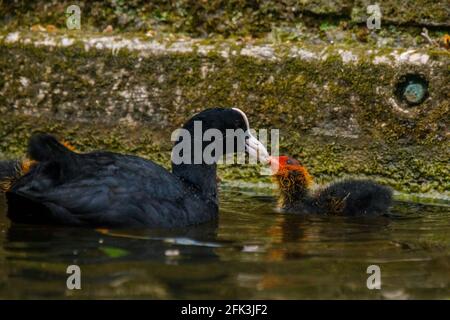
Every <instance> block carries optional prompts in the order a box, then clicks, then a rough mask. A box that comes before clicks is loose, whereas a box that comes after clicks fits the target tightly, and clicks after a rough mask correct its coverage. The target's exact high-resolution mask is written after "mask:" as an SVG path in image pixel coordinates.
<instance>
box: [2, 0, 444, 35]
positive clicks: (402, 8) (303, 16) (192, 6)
mask: <svg viewBox="0 0 450 320" xmlns="http://www.w3.org/2000/svg"><path fill="white" fill-rule="evenodd" d="M372 2H373V1H370V0H334V1H332V0H301V1H298V0H283V1H274V0H208V1H199V0H169V1H167V0H152V1H144V0H128V1H124V0H115V1H77V2H76V4H77V5H79V6H80V8H81V11H82V23H83V28H84V29H85V30H86V29H87V30H89V29H90V30H97V31H101V30H103V28H105V27H106V26H107V25H112V26H114V28H116V29H119V30H122V31H124V30H125V31H147V30H149V29H153V28H158V29H166V30H168V31H171V32H176V33H178V32H182V33H188V34H190V35H193V36H205V35H208V34H220V35H224V36H230V35H252V36H259V35H261V34H264V33H267V32H270V31H271V30H272V28H273V27H274V26H295V25H297V24H299V23H307V24H316V23H321V21H324V20H330V19H331V20H336V19H343V20H346V21H350V22H354V23H364V24H365V21H366V19H367V5H370V4H373V3H372ZM379 2H380V6H381V11H382V14H383V23H388V24H392V23H394V24H408V25H414V26H441V27H447V28H448V27H450V9H449V8H450V6H449V4H448V1H447V0H445V1H434V0H406V1H398V0H385V1H379ZM72 4H74V2H73V1H60V0H51V1H26V0H16V1H2V2H0V17H2V18H1V20H0V21H1V22H2V23H1V24H4V25H5V26H8V27H9V28H12V29H16V28H23V27H26V26H28V27H30V26H32V25H34V24H53V25H56V26H57V27H60V28H61V27H65V21H66V16H65V15H64V12H65V9H66V8H67V7H68V6H69V5H72Z"/></svg>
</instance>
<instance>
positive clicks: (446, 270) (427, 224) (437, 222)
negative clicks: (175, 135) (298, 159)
mask: <svg viewBox="0 0 450 320" xmlns="http://www.w3.org/2000/svg"><path fill="white" fill-rule="evenodd" d="M4 206H5V203H4V199H3V198H0V298H3V299H5V298H6V299H17V298H20V299H22V298H25V299H29V298H42V299H46V298H56V299H59V298H97V299H103V298H156V299H160V298H162V299H166V298H168V299H197V298H198V299H211V298H217V299H229V298H230V299H234V298H236V299H317V298H319V299H330V298H331V299H346V298H350V299H356V298H364V299H367V298H368V299H372V298H375V299H405V298H409V299H419V298H430V299H450V220H449V214H450V207H449V206H446V205H439V206H436V205H423V204H417V203H408V202H396V203H395V206H394V208H393V210H392V211H393V214H394V215H395V216H394V217H391V218H386V217H379V218H343V217H311V216H310V217H302V216H295V215H286V214H280V213H278V212H276V210H275V209H274V207H275V199H274V197H273V195H272V192H271V191H270V190H269V191H265V190H262V192H260V193H257V192H255V191H252V190H249V189H244V188H236V187H224V188H222V192H221V214H220V220H219V221H218V222H217V223H211V224H208V225H203V226H199V227H195V228H187V229H183V230H172V231H157V230H153V231H139V232H137V231H130V230H128V231H127V230H120V231H118V230H93V229H84V228H67V227H48V226H26V225H11V224H10V223H9V221H8V219H7V218H6V217H5V212H4V211H5V209H4ZM72 264H76V265H79V266H80V268H81V271H82V289H81V290H75V291H70V290H68V289H67V288H66V279H67V276H68V275H67V274H66V268H67V266H68V265H72ZM372 264H375V265H378V266H380V268H381V276H382V288H381V290H369V289H367V286H366V280H367V277H368V276H369V275H368V274H367V273H366V269H367V267H368V266H369V265H372Z"/></svg>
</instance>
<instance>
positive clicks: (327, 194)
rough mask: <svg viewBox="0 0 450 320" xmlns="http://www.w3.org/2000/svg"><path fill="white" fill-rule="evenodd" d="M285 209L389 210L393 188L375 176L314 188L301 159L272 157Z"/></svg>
mask: <svg viewBox="0 0 450 320" xmlns="http://www.w3.org/2000/svg"><path fill="white" fill-rule="evenodd" d="M269 161H270V164H271V167H272V173H273V176H274V180H275V182H276V183H277V185H278V187H279V191H280V198H279V207H280V208H281V210H282V211H284V212H291V213H311V214H330V215H342V216H374V215H382V214H385V213H387V212H388V211H389V207H390V205H391V203H392V191H391V189H390V188H388V187H385V186H382V185H380V184H378V183H375V182H373V181H371V180H357V179H347V180H342V181H337V182H334V183H331V184H329V185H326V186H319V187H318V188H312V178H311V176H310V175H309V173H308V171H307V170H306V168H305V167H304V166H302V165H301V163H300V162H299V161H298V160H296V159H293V158H291V157H287V156H280V157H270V160H269Z"/></svg>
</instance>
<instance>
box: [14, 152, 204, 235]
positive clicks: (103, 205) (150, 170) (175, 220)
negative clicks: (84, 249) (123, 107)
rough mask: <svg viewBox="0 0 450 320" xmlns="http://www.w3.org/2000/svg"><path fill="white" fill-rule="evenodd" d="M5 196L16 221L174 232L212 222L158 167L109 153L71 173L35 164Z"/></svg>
mask: <svg viewBox="0 0 450 320" xmlns="http://www.w3.org/2000/svg"><path fill="white" fill-rule="evenodd" d="M7 197H8V207H9V210H8V215H9V216H10V218H11V219H12V220H13V221H19V222H29V223H33V222H37V223H46V222H47V223H61V224H73V225H90V226H149V227H176V226H184V225H189V224H194V223H199V222H203V221H202V220H205V221H206V220H209V219H211V217H210V216H209V215H210V214H211V211H209V210H206V208H205V205H204V201H201V199H199V198H198V197H197V196H196V195H195V194H194V193H192V192H190V191H189V190H188V189H187V188H185V187H184V185H183V183H182V182H181V181H180V180H179V179H178V178H177V177H176V176H174V175H172V174H171V173H170V172H168V171H167V170H166V169H164V168H163V167H161V166H159V165H157V164H155V163H153V162H152V161H148V160H145V159H142V158H139V157H135V156H127V155H120V154H115V153H109V152H96V153H90V154H80V155H78V156H77V157H76V161H74V162H73V163H71V164H70V168H68V167H64V166H60V164H58V163H55V162H52V161H47V162H43V163H40V164H38V165H37V166H36V167H35V168H34V169H33V170H32V171H31V172H30V173H29V174H27V175H25V176H24V177H22V178H21V179H20V180H19V181H18V182H17V183H16V185H15V186H14V187H13V188H12V189H11V191H10V192H8V194H7ZM208 216H209V217H208Z"/></svg>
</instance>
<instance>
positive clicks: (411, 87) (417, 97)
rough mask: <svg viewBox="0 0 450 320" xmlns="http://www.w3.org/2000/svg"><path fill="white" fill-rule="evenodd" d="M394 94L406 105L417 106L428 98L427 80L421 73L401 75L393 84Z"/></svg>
mask: <svg viewBox="0 0 450 320" xmlns="http://www.w3.org/2000/svg"><path fill="white" fill-rule="evenodd" d="M395 96H396V97H397V99H398V100H399V101H400V102H402V103H404V104H406V105H408V106H417V105H419V104H421V103H423V102H424V101H425V100H426V99H427V98H428V80H427V79H426V78H425V77H424V76H423V75H421V74H412V73H410V74H406V75H403V76H401V77H400V79H399V80H398V82H397V84H396V86H395Z"/></svg>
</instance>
